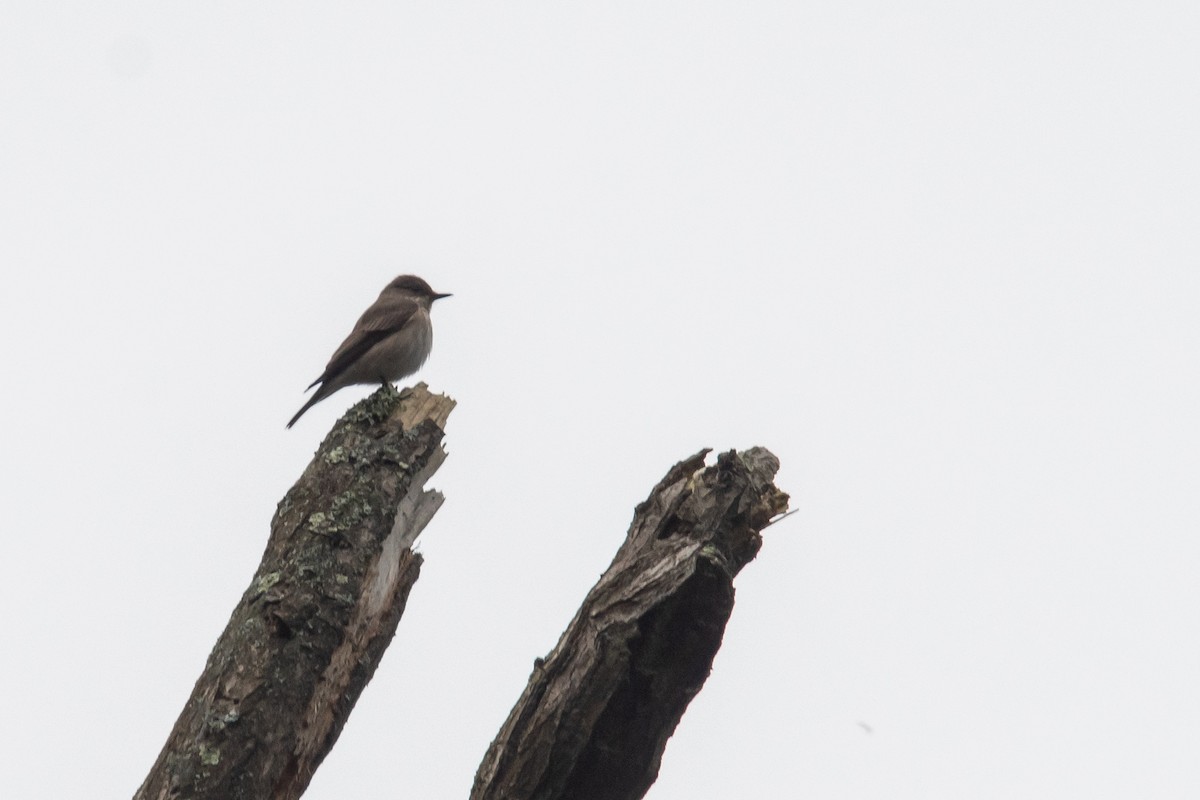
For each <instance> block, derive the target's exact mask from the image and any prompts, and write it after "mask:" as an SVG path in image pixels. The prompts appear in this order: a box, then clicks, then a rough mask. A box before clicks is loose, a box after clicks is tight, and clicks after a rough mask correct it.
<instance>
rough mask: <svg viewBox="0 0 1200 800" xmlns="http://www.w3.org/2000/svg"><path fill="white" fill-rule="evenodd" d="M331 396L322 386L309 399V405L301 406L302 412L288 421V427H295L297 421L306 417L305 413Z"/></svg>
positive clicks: (298, 412)
mask: <svg viewBox="0 0 1200 800" xmlns="http://www.w3.org/2000/svg"><path fill="white" fill-rule="evenodd" d="M314 385H315V384H314ZM308 388H310V389H311V388H312V386H310V387H308ZM330 394H332V392H327V391H325V387H324V386H322V387H321V388H320V389H317V391H316V392H314V393H313V396H312V397H310V398H308V402H307V403H305V404H304V405H302V406H300V410H299V411H297V412H296V416H294V417H292V418H291V419H290V420H288V424H287V426H288V427H289V428H291V427H292V426H293V425H295V424H296V420H298V419H300V417H302V416H304V412H305V411H308V410H309V409H310V408H312V407H313V406H315V405H316V404H317V403H319V402H321V401H322V400H324V399H325V398H326V397H328V396H329V395H330Z"/></svg>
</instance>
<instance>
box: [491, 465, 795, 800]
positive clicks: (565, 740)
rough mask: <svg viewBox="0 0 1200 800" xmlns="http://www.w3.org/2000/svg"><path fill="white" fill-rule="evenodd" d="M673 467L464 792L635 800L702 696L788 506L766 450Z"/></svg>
mask: <svg viewBox="0 0 1200 800" xmlns="http://www.w3.org/2000/svg"><path fill="white" fill-rule="evenodd" d="M707 453H708V451H707V450H704V451H701V452H700V453H698V454H696V455H695V456H692V457H691V458H689V459H687V460H685V461H682V462H680V463H678V464H676V465H675V466H674V467H672V468H671V470H670V471H669V472H668V473H667V476H666V477H665V478H664V479H663V480H662V482H661V483H659V484H658V486H656V487H655V488H654V490H653V491H652V492H651V493H650V497H649V498H648V499H647V500H646V501H645V502H643V503H641V504H640V505H639V506H638V507H637V509H636V510H635V513H634V517H633V523H632V524H631V525H630V528H629V533H628V535H627V538H626V540H625V542H624V544H623V545H622V546H621V547H620V549H619V550H618V551H617V555H616V557H615V558H614V559H613V562H612V564H611V566H609V568H608V570H607V571H606V572H605V573H604V574H603V575H602V576H601V577H600V580H599V582H598V583H597V584H596V585H595V586H594V587H593V588H592V590H591V592H590V593H589V594H588V596H587V598H586V599H585V600H584V602H583V605H582V607H581V608H580V610H579V612H578V613H577V614H576V615H575V618H574V620H572V621H571V624H570V625H569V626H568V627H567V630H566V632H564V633H563V635H562V638H561V639H559V642H558V644H557V646H555V648H554V650H552V651H551V653H550V655H548V656H547V657H546V659H545V660H541V659H539V660H538V661H536V662H535V665H534V670H533V674H532V676H531V677H530V679H529V684H528V686H526V688H525V691H524V693H523V694H522V695H521V698H520V700H519V701H518V702H517V705H516V707H515V708H513V710H512V712H511V714H510V715H509V717H508V720H507V721H506V722H505V723H504V726H503V727H502V728H501V730H500V733H499V735H498V736H497V737H496V740H495V741H494V742H492V745H491V747H490V748H489V749H488V752H487V755H486V756H485V757H484V759H483V763H482V764H481V765H480V767H479V771H478V773H477V774H476V776H475V784H474V787H473V789H472V792H471V798H472V800H534V799H535V798H536V800H556V799H558V798H562V799H563V800H566V799H567V798H570V799H571V800H632V798H640V797H642V796H643V795H644V794H645V793H646V791H647V790H648V789H649V788H650V786H651V784H653V782H654V780H655V778H656V777H657V776H658V768H659V764H660V762H661V759H662V753H663V750H664V749H665V748H666V743H667V739H668V738H669V737H670V736H671V734H672V733H673V732H674V730H675V727H676V725H677V724H678V723H679V720H680V718H681V717H682V716H683V712H684V710H685V709H686V708H687V705H688V703H689V702H690V701H691V699H692V698H693V697H694V696H695V695H696V693H697V692H699V691H700V689H701V687H702V686H703V684H704V681H705V679H706V678H707V677H708V673H709V671H710V669H711V667H712V661H713V657H714V656H715V655H716V653H717V649H718V648H719V647H720V645H721V637H722V635H723V633H724V630H725V623H726V621H727V620H728V619H729V615H730V612H731V611H732V610H733V594H734V592H733V577H734V576H735V575H736V574H737V573H738V571H739V570H741V568H742V567H743V566H745V565H746V564H747V563H749V562H750V561H751V560H752V559H753V558H754V556H755V555H756V554H757V553H758V549H759V547H760V546H761V543H762V540H761V538H760V537H759V532H760V531H761V530H762V529H763V528H764V527H765V526H766V525H768V524H769V521H770V520H771V518H772V517H774V516H775V515H777V514H779V513H781V512H783V511H784V510H785V509H786V508H787V502H788V496H787V495H786V494H784V493H783V492H781V491H779V490H778V489H777V488H775V486H774V484H773V482H772V481H773V479H774V475H775V473H776V471H778V469H779V461H778V459H776V458H775V456H774V455H772V454H771V453H770V452H769V451H767V450H765V449H763V448H752V449H750V450H747V451H745V452H742V453H738V452H735V451H730V452H728V453H722V454H721V455H720V456H719V457H718V458H717V463H716V464H715V465H714V466H711V467H707V468H705V467H704V457H705V455H706V454H707Z"/></svg>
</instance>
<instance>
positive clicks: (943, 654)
mask: <svg viewBox="0 0 1200 800" xmlns="http://www.w3.org/2000/svg"><path fill="white" fill-rule="evenodd" d="M3 17H4V20H3V24H2V25H0V109H2V110H0V225H2V226H3V229H4V230H3V234H2V235H0V264H3V265H4V270H5V272H4V284H5V286H6V287H7V288H6V290H5V291H3V292H2V293H0V325H2V326H3V328H2V330H0V341H2V342H3V345H2V346H3V353H2V356H3V362H4V365H5V369H6V376H7V381H6V386H5V391H4V393H3V399H2V400H0V404H2V405H0V411H2V417H0V418H2V420H3V422H4V427H5V430H6V432H5V434H4V445H3V451H4V460H3V463H4V467H5V473H6V474H5V477H4V480H3V482H2V483H3V486H4V490H3V491H4V503H3V507H4V520H5V523H6V528H7V535H6V537H5V552H6V554H5V557H4V559H3V562H2V564H3V566H2V567H0V569H2V570H3V575H2V580H0V603H2V604H3V608H4V609H5V616H6V631H5V637H4V640H5V646H4V649H3V657H2V659H0V683H2V685H3V686H4V687H6V689H5V700H4V706H5V713H4V714H3V715H2V717H0V752H3V753H4V758H3V759H0V795H2V796H3V797H5V798H14V799H15V798H21V800H27V799H29V798H55V800H58V799H59V798H64V797H85V796H86V797H104V798H108V797H127V796H129V795H131V794H132V793H133V791H134V790H135V789H136V787H137V786H138V784H139V783H140V782H141V780H142V779H143V777H144V776H145V774H146V772H147V770H148V769H149V767H150V766H151V764H152V762H153V761H154V758H155V756H156V755H157V753H158V751H159V749H160V747H161V746H162V744H163V742H164V740H165V738H166V736H167V733H168V731H169V730H170V728H171V725H172V724H173V722H174V720H175V718H176V716H177V715H178V713H179V711H180V709H181V708H182V705H183V703H184V701H185V699H186V698H187V696H188V693H189V691H190V689H191V687H192V684H193V682H194V681H195V679H196V677H197V676H198V675H199V674H200V671H201V669H202V667H203V665H204V660H205V658H206V656H207V655H208V652H209V649H210V647H211V645H212V643H213V641H214V640H215V638H216V637H217V635H218V634H219V633H220V631H221V630H222V628H223V627H224V625H225V622H226V620H227V618H228V615H229V612H230V611H231V610H232V608H233V606H234V604H235V603H236V601H237V599H238V598H239V596H240V594H241V592H242V591H243V589H244V588H245V586H246V584H247V582H248V581H249V579H250V577H251V575H252V573H253V570H254V568H255V566H256V565H257V563H258V559H259V556H260V555H261V552H262V548H263V546H264V544H265V541H266V535H267V531H268V522H269V520H270V518H271V515H272V513H273V512H274V509H275V504H276V502H278V500H279V499H280V498H281V497H282V495H283V493H284V492H285V491H286V489H287V488H288V486H290V485H291V483H292V482H293V481H294V480H295V479H296V478H297V477H298V476H299V474H300V472H301V471H302V470H303V468H304V466H305V465H306V463H307V461H308V459H309V456H310V455H311V453H312V451H313V450H314V449H315V447H316V445H317V443H318V442H319V440H320V439H321V437H322V436H323V435H324V433H325V432H326V431H327V430H328V427H329V425H330V424H331V423H332V421H333V420H334V419H335V418H336V417H337V416H338V415H340V414H341V413H342V412H343V411H344V410H345V409H346V408H347V407H348V406H349V405H350V404H351V403H352V402H354V401H355V400H357V399H358V398H360V397H362V396H364V395H365V394H366V393H367V392H368V391H369V390H368V389H361V390H358V389H355V390H345V391H343V392H341V393H339V394H337V395H335V396H334V397H333V398H331V399H330V400H327V401H325V402H324V403H322V404H321V405H319V406H317V407H316V408H315V409H314V410H312V411H311V412H309V414H308V415H307V416H306V417H305V418H304V419H303V420H302V421H301V422H300V423H299V424H298V425H297V427H296V428H295V429H293V430H291V431H286V430H284V423H285V422H286V421H287V419H288V418H289V417H290V416H291V414H292V413H293V412H294V411H295V410H296V409H297V408H298V407H299V406H300V404H301V403H302V402H303V400H304V395H303V394H302V390H303V388H304V387H305V386H306V385H308V383H309V382H310V381H311V380H312V379H313V378H315V377H316V376H317V375H318V374H319V373H320V371H321V368H322V367H323V366H324V364H325V361H326V360H327V359H328V357H329V355H330V354H331V353H332V351H333V349H334V348H335V347H336V346H337V345H338V343H340V342H341V340H342V338H343V337H344V336H345V334H346V333H347V332H348V331H349V329H350V326H351V325H352V324H353V322H354V320H355V318H356V317H357V315H358V314H359V313H360V312H361V311H362V310H363V309H364V308H365V307H366V306H367V304H369V303H370V302H371V301H372V300H373V299H374V298H375V296H376V295H377V293H378V292H379V290H380V289H381V288H382V287H383V285H384V284H385V283H386V282H387V281H388V280H389V279H390V278H392V277H393V276H395V275H396V274H399V273H401V272H415V273H418V274H420V275H422V276H423V277H425V278H427V279H428V280H429V281H430V283H432V284H433V286H434V288H435V289H437V290H439V291H446V292H454V294H455V296H454V298H453V299H452V300H447V301H445V302H444V303H440V304H439V305H438V307H437V308H436V311H435V314H434V323H435V328H436V331H437V334H436V343H435V346H434V353H433V358H432V359H431V361H430V362H429V364H428V365H427V366H426V368H425V369H424V370H423V371H422V373H421V374H420V376H419V377H420V378H422V379H424V380H426V381H428V383H429V384H430V386H431V387H432V388H433V389H434V390H437V391H444V392H447V393H449V394H450V395H452V396H453V397H455V398H456V399H457V400H458V401H459V407H458V409H457V410H456V411H455V413H454V414H453V415H452V416H451V419H450V423H449V426H448V435H447V440H446V444H447V448H448V450H449V451H450V459H449V461H448V462H447V463H446V465H445V466H444V467H443V468H442V470H441V472H440V473H439V474H438V475H437V476H436V478H435V480H434V482H433V485H435V486H436V487H437V488H439V489H441V490H442V491H444V492H445V494H446V495H447V498H448V499H447V503H446V505H445V506H444V507H443V509H442V511H441V512H440V513H439V514H438V516H437V517H436V518H435V520H434V521H433V523H432V524H431V525H430V527H429V528H428V529H427V530H426V532H425V533H424V534H423V536H422V539H421V549H422V552H423V553H424V555H425V557H426V559H427V562H426V566H425V571H424V574H423V576H422V578H421V581H420V582H419V583H418V584H417V587H416V589H415V591H414V593H413V596H412V600H411V603H410V605H409V608H408V612H407V614H406V616H405V618H404V620H403V621H402V623H401V626H400V630H399V634H398V636H397V639H396V640H395V642H394V643H393V645H392V647H391V649H390V650H389V652H388V654H387V656H386V658H385V659H384V662H383V665H382V667H381V668H380V670H379V672H378V674H377V676H376V678H375V680H374V682H373V683H372V684H371V685H370V686H369V687H368V689H367V691H366V693H365V695H364V696H363V698H362V700H361V702H360V704H359V706H358V708H357V709H356V711H355V712H354V714H353V716H352V718H351V720H350V723H349V725H348V726H347V728H346V730H345V732H344V734H343V736H342V738H341V741H340V742H339V743H338V745H337V746H336V747H335V748H334V751H333V753H332V755H331V757H330V758H329V759H328V760H327V762H326V763H325V764H324V766H323V767H322V768H321V769H320V770H319V771H318V773H317V775H316V778H315V780H314V781H313V784H312V787H311V789H310V791H309V793H308V795H307V797H308V798H313V799H314V800H322V799H325V800H327V799H330V798H345V797H355V798H388V797H419V798H432V800H441V798H447V799H449V798H463V797H465V796H466V795H467V793H468V791H469V788H470V784H471V780H472V777H473V775H474V771H475V768H476V767H477V765H478V764H479V761H480V759H481V758H482V756H483V753H484V751H485V749H486V747H487V744H488V742H489V741H490V740H491V738H492V737H493V735H494V734H495V732H496V731H497V729H498V728H499V726H500V724H501V722H502V721H503V719H504V717H505V715H506V714H507V712H508V710H509V708H510V707H511V705H512V703H513V702H514V701H515V700H516V698H517V696H518V695H519V693H520V691H521V689H522V687H523V686H524V683H525V680H526V678H527V676H528V674H529V671H530V669H531V668H532V664H533V659H534V658H535V657H536V656H539V655H544V654H545V653H546V652H547V651H548V650H549V649H550V648H551V647H552V646H553V644H554V642H555V641H556V639H557V636H558V634H559V632H560V631H561V630H562V628H563V627H564V626H565V625H566V623H567V622H568V620H569V619H570V617H571V615H572V613H573V612H574V611H575V609H576V607H577V605H578V603H579V601H580V600H581V599H582V597H583V595H584V594H585V592H586V591H587V590H588V589H589V588H590V586H591V585H592V583H593V582H594V580H595V578H596V577H597V576H598V575H599V574H600V572H601V571H602V570H603V569H604V568H605V567H606V566H607V565H608V562H609V559H610V558H611V556H612V554H613V553H614V552H615V550H616V548H617V546H618V545H619V543H620V541H621V538H622V536H623V534H624V531H625V527H626V525H627V523H628V521H629V519H630V517H631V515H632V509H633V506H634V504H636V503H637V502H638V501H639V500H641V499H642V498H644V497H645V495H646V494H647V492H648V491H649V490H650V488H651V487H652V486H653V484H654V483H655V482H656V481H657V480H658V479H659V478H660V477H661V476H662V474H663V473H664V472H665V471H666V469H667V468H668V467H669V466H670V465H671V464H672V463H673V462H674V461H676V460H678V459H680V458H682V457H684V456H687V455H689V454H691V453H692V452H694V451H695V450H697V449H699V448H700V447H702V446H712V447H715V448H719V449H728V448H730V447H737V448H744V447H748V446H751V445H756V444H758V445H764V446H766V447H769V448H770V449H771V450H773V451H774V452H775V453H776V454H777V455H778V456H779V457H780V459H781V460H782V462H783V469H782V471H781V472H780V474H779V476H778V484H779V486H780V487H781V488H783V489H784V490H785V491H789V492H791V493H792V495H793V507H795V508H797V509H799V513H798V514H796V515H794V516H793V517H792V518H790V519H789V520H788V521H787V522H785V523H783V524H780V525H779V526H777V527H774V528H771V529H769V530H768V531H767V532H766V537H765V538H766V543H765V546H764V548H763V551H762V553H761V554H760V556H759V558H758V560H757V561H756V562H754V563H752V564H751V565H750V566H748V567H747V568H746V569H745V571H744V572H743V573H742V575H741V576H740V577H739V579H738V582H737V587H738V596H737V598H738V600H737V607H736V609H735V611H734V615H733V619H732V621H731V623H730V626H729V628H728V631H727V634H726V638H725V645H724V647H723V649H722V650H721V652H720V654H719V656H718V658H717V661H716V664H715V667H714V671H713V675H712V677H711V679H710V680H709V682H708V685H707V686H706V687H705V689H704V691H703V692H702V693H701V694H700V696H699V697H698V698H697V700H696V701H695V702H693V704H692V706H691V708H690V709H689V711H688V713H687V714H686V715H685V717H684V719H683V722H682V724H681V726H680V728H679V730H678V732H677V733H676V735H675V737H674V738H673V739H672V740H671V742H670V744H669V746H668V748H667V753H666V758H665V760H664V763H663V767H662V773H661V776H660V778H659V780H658V783H657V784H656V785H655V787H654V788H653V789H652V790H651V793H650V795H649V796H650V797H651V798H653V800H677V799H679V798H695V797H701V798H716V797H749V798H790V797H811V798H854V799H855V800H860V799H870V798H888V799H889V800H892V799H893V798H955V799H957V798H964V797H970V798H1014V797H1047V798H1049V797H1092V798H1110V797H1111V798H1128V797H1153V798H1195V797H1197V796H1200V757H1198V754H1200V681H1198V680H1197V676H1198V675H1200V582H1198V580H1197V575H1198V573H1200V536H1198V533H1200V525H1198V523H1200V500H1198V499H1197V496H1198V495H1197V490H1198V488H1200V455H1198V453H1200V425H1198V424H1197V407H1198V405H1200V375H1198V370H1197V345H1198V344H1200V322H1198V312H1200V224H1198V223H1200V6H1198V5H1196V4H1195V3H1185V2H1176V3H1168V2H1159V3H1115V2H1092V3H1082V2H1078V3H1031V2H1024V3H1023V2H1012V0H1004V2H973V3H961V2H958V3H951V2H941V3H936V2H918V3H905V4H898V3H884V2H876V3H866V2H849V3H848V2H805V3H793V2H788V3H784V2H779V3H767V2H758V3H721V4H717V3H711V2H708V3H705V2H687V3H684V2H678V3H663V2H646V1H645V0H640V1H639V2H636V3H635V2H605V3H569V2H558V3H548V2H546V3H528V2H526V3H512V2H510V3H444V2H420V3H359V4H333V3H320V4H318V3H295V2H289V3H244V2H238V3H232V2H225V3H212V2H208V3H155V4H152V3H105V4H95V3H55V4H50V3H40V2H36V3H35V2H26V1H23V0H9V2H8V3H6V4H5V7H4V13H3ZM860 722H861V723H865V724H866V725H867V726H869V727H870V728H871V729H873V733H868V732H867V731H866V730H864V728H863V727H861V726H860V724H859V723H860Z"/></svg>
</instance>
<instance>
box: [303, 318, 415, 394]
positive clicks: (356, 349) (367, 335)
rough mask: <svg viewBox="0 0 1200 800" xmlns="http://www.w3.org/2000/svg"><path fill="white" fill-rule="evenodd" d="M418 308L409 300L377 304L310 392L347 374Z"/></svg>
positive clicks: (402, 325)
mask: <svg viewBox="0 0 1200 800" xmlns="http://www.w3.org/2000/svg"><path fill="white" fill-rule="evenodd" d="M418 308H419V306H418V305H417V303H416V302H415V301H413V300H409V299H407V298H402V299H395V300H392V299H384V298H382V297H381V298H380V299H379V300H376V301H375V303H374V304H372V305H371V307H370V308H368V309H367V310H366V311H364V312H363V315H362V316H361V317H359V318H358V322H356V323H354V330H352V331H350V335H349V336H347V337H346V341H344V342H342V344H341V347H339V348H338V349H337V350H336V351H335V352H334V354H333V357H332V358H330V359H329V363H328V364H327V365H325V372H323V373H322V374H321V377H319V378H317V379H316V380H315V381H313V382H312V384H311V385H309V387H308V388H310V389H311V388H312V387H313V386H316V385H317V384H318V383H328V382H329V381H331V380H333V379H334V378H336V377H337V376H338V375H339V374H341V373H342V372H345V371H346V369H347V368H348V367H349V366H350V365H351V364H353V363H354V362H355V361H358V359H360V358H362V356H363V354H364V353H366V352H367V351H368V350H370V349H371V348H372V347H374V346H375V345H376V344H378V343H379V342H380V341H382V340H383V339H386V338H387V337H388V336H391V335H392V334H393V333H395V332H396V331H398V330H400V329H401V328H403V327H404V326H405V325H407V324H408V321H409V320H411V319H412V318H413V315H414V314H416V313H417V309H418Z"/></svg>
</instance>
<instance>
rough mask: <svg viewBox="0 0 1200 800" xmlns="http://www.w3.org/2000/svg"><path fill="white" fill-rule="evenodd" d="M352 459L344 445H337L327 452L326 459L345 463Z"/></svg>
mask: <svg viewBox="0 0 1200 800" xmlns="http://www.w3.org/2000/svg"><path fill="white" fill-rule="evenodd" d="M349 460H350V455H349V454H348V453H347V452H346V450H345V449H344V448H342V447H335V448H333V449H332V450H330V451H329V452H328V453H326V454H325V461H326V462H327V463H329V464H344V463H345V462H347V461H349Z"/></svg>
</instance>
